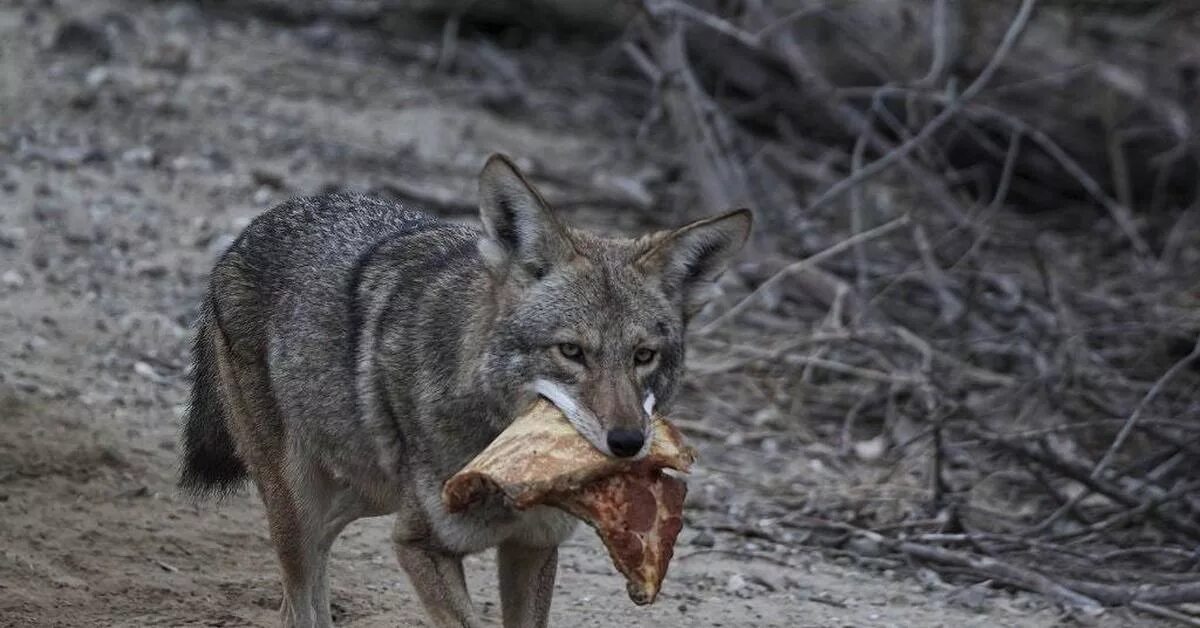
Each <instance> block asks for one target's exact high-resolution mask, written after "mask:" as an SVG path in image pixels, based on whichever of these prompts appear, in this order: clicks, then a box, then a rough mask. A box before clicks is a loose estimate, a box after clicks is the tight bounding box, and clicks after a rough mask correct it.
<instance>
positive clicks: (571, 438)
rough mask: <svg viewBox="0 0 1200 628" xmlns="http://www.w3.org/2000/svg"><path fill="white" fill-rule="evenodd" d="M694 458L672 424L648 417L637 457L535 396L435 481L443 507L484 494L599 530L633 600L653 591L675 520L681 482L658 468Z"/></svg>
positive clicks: (454, 507) (679, 521) (683, 467)
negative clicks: (649, 425)
mask: <svg viewBox="0 0 1200 628" xmlns="http://www.w3.org/2000/svg"><path fill="white" fill-rule="evenodd" d="M694 459H695V454H694V452H693V450H692V449H691V448H690V447H687V446H686V445H684V444H683V437H682V435H680V433H679V430H677V429H676V428H675V427H674V426H673V425H671V424H670V423H668V422H667V421H666V420H664V419H662V418H656V419H655V420H654V424H653V438H652V440H651V446H650V452H649V453H648V454H647V455H646V456H645V457H643V458H642V459H640V460H636V461H630V460H622V459H616V458H611V457H609V456H605V455H604V454H602V453H600V452H599V451H597V450H596V449H595V448H594V447H592V445H591V444H590V443H588V442H587V441H586V440H584V438H583V437H582V436H580V435H579V433H578V432H576V431H575V428H573V427H572V426H571V424H570V423H568V422H567V420H566V418H565V417H563V415H562V413H561V412H560V411H559V410H558V408H556V407H555V406H554V405H553V404H551V403H549V402H547V401H544V400H540V401H538V402H537V403H536V404H534V405H533V407H532V408H530V410H529V411H527V412H525V413H524V414H522V415H521V416H519V417H517V419H516V420H515V421H514V422H513V424H512V425H511V426H510V427H509V428H508V429H506V430H505V431H504V432H502V433H501V434H500V436H498V437H496V440H494V441H493V442H492V444H491V445H489V446H488V447H487V449H485V450H484V451H483V452H482V453H480V454H479V455H478V456H476V457H475V459H474V460H472V461H471V462H470V463H468V464H467V466H466V467H464V468H463V469H462V470H461V471H459V472H458V473H456V474H455V475H454V476H453V477H451V478H450V479H449V480H448V481H447V482H446V484H445V485H444V486H443V487H442V501H443V502H444V503H445V504H446V507H447V509H448V510H450V512H461V511H463V510H466V509H467V508H469V507H470V505H471V504H472V503H474V502H476V501H478V500H480V499H482V498H483V497H485V496H486V495H489V494H499V495H502V496H503V498H504V500H505V501H506V502H507V503H508V504H510V505H511V506H512V507H514V508H516V509H518V510H524V509H527V508H530V507H532V506H535V505H538V504H545V505H549V506H554V507H556V508H561V509H562V510H565V511H566V512H569V513H570V514H572V515H573V516H575V517H577V518H579V519H581V520H582V521H583V522H584V523H587V524H588V525H589V526H591V527H592V528H593V529H594V530H596V532H597V534H598V535H599V536H600V540H601V541H603V543H604V546H605V547H606V548H607V549H608V553H609V557H610V558H611V559H612V561H613V565H614V566H615V567H616V568H617V570H618V571H620V572H621V573H622V574H623V575H624V576H625V578H626V581H627V585H626V590H627V592H628V593H629V597H630V599H631V600H633V602H634V603H635V604H639V605H640V604H649V603H651V602H653V601H654V599H655V597H656V596H657V595H658V591H659V588H660V586H661V584H662V581H663V578H664V577H665V576H666V572H667V565H668V564H669V563H670V561H671V556H672V554H673V552H674V547H675V539H676V537H677V536H678V535H679V531H680V530H681V529H682V527H683V500H684V497H685V496H686V494H687V485H686V484H685V483H684V482H683V481H682V480H681V479H679V478H678V477H675V476H674V475H669V474H668V473H664V469H670V470H674V471H679V472H686V471H687V470H688V469H689V468H690V467H691V464H692V462H693V460H694Z"/></svg>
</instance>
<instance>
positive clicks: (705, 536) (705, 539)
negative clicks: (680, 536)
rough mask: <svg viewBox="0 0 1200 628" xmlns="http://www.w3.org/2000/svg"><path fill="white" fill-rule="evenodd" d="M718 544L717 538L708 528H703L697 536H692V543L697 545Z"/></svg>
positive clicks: (709, 545)
mask: <svg viewBox="0 0 1200 628" xmlns="http://www.w3.org/2000/svg"><path fill="white" fill-rule="evenodd" d="M716 544H717V540H716V539H715V538H713V535H712V534H709V532H708V531H707V530H701V531H700V532H699V533H698V534H696V536H694V537H692V545H695V546H696V547H712V546H714V545H716Z"/></svg>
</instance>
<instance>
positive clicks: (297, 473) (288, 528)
mask: <svg viewBox="0 0 1200 628" xmlns="http://www.w3.org/2000/svg"><path fill="white" fill-rule="evenodd" d="M272 466H274V465H272ZM305 466H307V465H304V464H303V463H301V464H293V465H287V467H286V468H287V469H288V474H287V475H286V476H283V478H282V482H283V483H284V484H285V485H286V487H287V488H286V490H284V491H278V490H272V491H270V492H268V491H267V490H266V489H264V490H263V502H264V504H266V507H267V518H268V520H269V521H270V524H271V541H272V543H273V544H274V545H275V551H276V552H277V553H278V555H279V564H280V567H281V568H282V571H283V587H284V598H283V605H282V607H281V608H280V611H279V612H280V616H281V618H282V621H283V625H285V626H289V627H291V626H296V627H303V628H307V627H309V626H312V627H314V628H326V627H329V626H332V625H333V618H332V617H331V615H330V610H329V580H328V577H327V576H326V565H327V564H328V562H329V549H330V548H331V547H332V546H333V542H334V540H335V539H336V538H337V536H338V534H339V533H340V532H341V531H342V529H344V528H345V527H346V525H347V524H348V523H350V522H351V521H354V520H355V519H357V518H358V516H359V514H360V513H361V512H362V511H361V509H360V507H359V502H358V501H357V500H356V499H355V495H354V494H353V493H352V492H350V491H348V490H346V489H343V488H340V487H337V486H336V485H335V483H334V482H333V481H332V479H331V478H329V477H328V475H327V474H326V473H324V472H323V471H321V470H319V469H313V468H311V467H310V468H308V469H304V468H303V467H305ZM279 471H283V467H282V465H281V466H280V468H279ZM268 474H270V472H268V473H266V474H263V475H268Z"/></svg>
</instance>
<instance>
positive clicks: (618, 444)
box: [608, 428, 646, 458]
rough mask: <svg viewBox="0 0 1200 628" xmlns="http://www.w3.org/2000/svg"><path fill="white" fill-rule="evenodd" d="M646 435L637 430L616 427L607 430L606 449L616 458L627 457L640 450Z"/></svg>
mask: <svg viewBox="0 0 1200 628" xmlns="http://www.w3.org/2000/svg"><path fill="white" fill-rule="evenodd" d="M645 442H646V436H645V435H643V434H642V433H641V432H640V431H638V430H626V429H621V428H617V429H615V430H609V432H608V449H609V451H611V452H613V455H614V456H616V457H618V458H628V457H630V456H632V455H634V454H636V453H637V452H639V451H641V450H642V444H643V443H645Z"/></svg>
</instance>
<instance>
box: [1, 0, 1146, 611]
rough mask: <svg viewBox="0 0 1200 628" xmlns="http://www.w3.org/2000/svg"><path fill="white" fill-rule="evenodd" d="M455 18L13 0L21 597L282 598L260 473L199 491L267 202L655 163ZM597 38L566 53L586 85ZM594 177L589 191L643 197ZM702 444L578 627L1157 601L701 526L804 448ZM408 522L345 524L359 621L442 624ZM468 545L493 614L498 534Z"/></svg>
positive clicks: (587, 550)
mask: <svg viewBox="0 0 1200 628" xmlns="http://www.w3.org/2000/svg"><path fill="white" fill-rule="evenodd" d="M436 35H437V34H436V32H435V33H432V34H431V35H429V36H428V37H427V38H425V39H420V38H416V39H413V40H411V41H406V42H403V43H404V45H403V46H397V45H394V44H388V45H384V44H383V43H381V42H380V41H379V40H378V39H377V37H376V36H375V35H373V34H371V33H366V32H362V31H361V30H355V29H354V28H352V27H350V26H346V25H344V24H337V23H324V22H318V23H315V24H301V25H286V24H280V23H275V22H270V21H260V20H257V19H250V18H247V17H246V16H245V15H238V14H236V13H228V12H227V13H219V14H213V13H207V12H204V11H201V10H199V9H197V8H196V5H194V4H188V3H183V4H171V3H166V2H147V3H136V2H121V1H118V0H91V1H88V2H82V1H79V2H74V3H71V2H64V1H61V0H60V1H59V2H49V1H40V0H39V1H27V2H15V3H14V2H5V3H3V4H0V121H2V124H0V625H3V626H33V625H38V626H42V625H45V626H166V625H170V626H182V625H211V626H259V625H267V626H269V625H274V624H275V622H276V609H277V608H278V604H279V596H280V588H279V585H278V581H277V574H276V567H275V563H274V558H273V555H272V553H271V549H270V546H269V544H268V540H267V534H266V529H265V524H264V519H263V513H262V509H261V506H260V505H259V503H258V500H257V497H256V496H254V494H253V493H252V492H250V491H243V492H242V493H241V494H239V495H235V496H233V497H230V498H228V499H226V500H224V501H223V502H220V503H212V502H201V503H193V502H190V501H189V500H186V499H183V498H181V497H180V496H179V495H177V493H176V491H175V489H174V469H175V464H176V445H175V435H176V430H177V423H178V418H179V416H180V413H181V410H182V406H181V404H182V403H183V401H184V398H185V392H186V369H187V362H186V360H187V358H186V344H187V341H188V334H189V331H188V324H189V321H190V320H191V316H192V313H193V312H194V308H195V305H196V303H197V300H198V297H199V295H200V293H201V291H202V288H203V280H204V277H205V274H206V273H207V270H208V268H209V266H210V264H211V263H212V261H213V259H214V257H215V255H217V254H218V253H219V252H220V251H221V250H222V248H223V247H224V246H225V245H227V244H228V243H229V242H230V241H231V240H232V238H233V236H234V235H235V234H236V233H237V231H238V229H239V228H241V227H242V226H244V225H245V224H246V223H247V221H248V220H249V219H250V218H251V217H252V216H254V215H255V214H256V213H258V212H260V211H262V210H263V209H264V208H266V207H268V206H270V205H271V204H272V203H274V202H277V201H279V200H281V199H283V198H285V197H287V196H290V195H295V194H301V193H310V192H315V191H319V190H322V189H329V188H331V187H336V188H350V189H366V190H385V191H388V190H390V191H391V192H392V193H400V194H403V193H404V191H405V190H409V191H411V190H420V191H421V192H420V193H421V194H424V195H426V196H429V197H430V198H431V199H432V200H433V201H434V202H435V204H437V205H439V206H440V209H441V210H443V211H444V212H448V213H451V214H454V216H455V217H456V218H462V219H469V216H470V206H469V202H470V199H471V196H472V193H471V189H472V186H473V177H474V175H475V172H476V171H477V169H478V167H479V166H480V164H481V163H482V160H483V157H484V156H485V155H486V154H487V153H488V152H491V151H492V150H503V151H505V152H508V153H510V154H512V155H515V156H518V157H521V158H525V159H526V160H528V162H527V163H528V165H530V166H531V167H532V169H533V170H534V172H535V173H540V175H539V176H537V177H535V178H537V179H539V180H541V181H543V182H546V184H547V185H548V186H550V188H551V190H552V191H555V193H556V194H557V195H558V196H559V197H560V198H565V197H568V196H570V195H571V194H572V193H574V194H576V196H578V197H583V198H586V197H587V196H588V194H590V193H591V192H592V191H594V189H597V188H596V186H598V185H599V184H598V183H597V181H599V180H600V179H597V178H595V177H593V179H592V180H590V181H589V182H587V183H586V185H584V191H583V192H578V191H576V192H571V190H570V180H569V179H570V177H572V176H576V175H577V174H578V173H593V172H604V173H606V174H607V175H611V176H612V177H623V179H620V180H624V181H633V182H635V183H636V182H638V181H645V180H647V177H650V178H651V179H652V178H653V177H654V176H657V175H655V174H654V173H653V172H652V171H650V174H647V172H648V171H647V169H645V168H642V167H639V163H638V160H637V159H636V156H635V151H634V149H633V148H632V146H631V144H632V140H631V139H620V138H622V137H625V136H622V135H620V134H618V133H615V132H613V129H612V128H611V125H610V123H609V122H608V121H607V119H606V117H605V108H606V107H608V106H609V103H605V102H600V101H595V100H593V99H590V97H589V95H588V94H587V93H586V91H582V90H581V91H580V92H579V93H577V94H574V95H572V96H571V97H570V98H568V99H567V102H568V103H569V106H559V105H560V104H561V103H562V101H563V99H562V98H561V97H559V98H558V99H557V100H555V99H554V98H551V97H550V96H549V95H547V94H543V93H541V92H538V91H536V90H531V91H530V92H529V93H522V94H516V95H515V96H514V94H512V93H511V92H504V93H499V94H482V95H481V94H478V93H473V92H472V91H471V89H470V87H469V85H468V84H467V83H463V82H458V79H455V78H454V77H452V76H449V75H446V74H445V73H438V72H435V71H434V70H433V65H434V64H435V63H436V61H437V58H438V47H437V46H438V41H439V40H438V38H437V36H436ZM592 61H593V59H592V58H590V57H589V56H588V55H587V54H585V53H575V52H571V53H569V54H564V55H563V56H562V58H561V59H559V63H561V64H562V66H563V67H566V68H567V69H568V70H569V71H571V72H573V71H578V72H579V76H578V77H577V78H576V81H577V83H578V84H581V85H585V84H586V81H587V80H588V77H587V70H586V68H587V67H589V66H588V64H589V63H591V62H592ZM571 64H575V65H574V66H572V65H571ZM497 71H501V69H498V70H497ZM514 71H519V69H518V70H514ZM568 73H569V72H568ZM513 99H515V100H517V101H518V104H517V105H516V106H510V105H511V103H510V102H509V101H510V100H513ZM556 103H558V104H556ZM556 182H557V183H556ZM592 184H596V186H593V187H592V188H588V187H587V186H588V185H592ZM635 187H636V186H635ZM397 190H399V191H400V192H397ZM464 199H466V200H465V201H464ZM586 205H587V204H586V203H580V204H579V206H578V209H573V210H572V211H571V212H570V214H571V217H572V219H574V220H578V221H582V222H584V223H585V224H591V225H593V226H597V227H601V228H610V227H624V226H630V225H631V224H636V222H637V220H636V219H634V218H630V214H628V213H624V214H622V213H617V212H613V211H612V210H611V209H609V210H605V211H596V210H593V211H589V210H588V209H587V207H586ZM688 394H690V395H700V394H702V392H701V391H696V390H690V391H689V393H688ZM700 419H703V417H698V420H700ZM695 442H696V444H697V445H698V446H699V448H700V452H701V462H700V465H699V469H698V470H697V473H696V476H695V477H694V478H693V480H692V493H693V494H694V495H696V496H697V497H696V499H694V500H693V501H692V503H691V505H690V506H689V508H690V510H689V514H688V517H689V519H688V526H687V527H685V530H684V532H683V534H682V536H681V541H680V545H679V547H678V548H677V558H676V559H675V561H674V563H673V565H672V567H671V571H670V573H669V576H668V579H667V582H666V584H665V590H664V592H663V595H662V596H661V598H660V601H659V602H658V603H657V604H655V605H653V606H651V607H649V608H637V607H634V606H633V605H632V604H631V603H630V602H629V601H628V600H627V598H626V596H625V593H624V587H623V583H622V581H621V579H620V577H619V576H618V575H617V574H616V573H615V572H614V570H613V568H612V567H611V565H610V563H609V562H608V560H607V557H606V556H605V554H604V552H603V548H602V547H601V546H600V544H599V543H598V541H597V540H596V539H595V538H594V536H593V535H592V534H591V533H590V532H589V531H587V530H582V531H581V532H580V533H578V534H577V535H576V537H575V538H574V539H573V540H572V541H571V542H569V544H568V545H567V546H566V548H565V551H564V552H563V556H562V559H561V567H560V570H559V573H560V576H559V581H558V586H557V590H556V592H555V601H554V607H553V611H552V624H553V625H558V626H607V625H626V626H660V625H663V626H684V625H686V626H911V627H915V626H921V627H933V626H956V627H957V626H1056V625H1075V624H1077V623H1079V622H1086V623H1089V624H1093V625H1100V626H1118V625H1130V623H1131V622H1134V621H1137V623H1139V625H1146V622H1145V621H1142V620H1135V619H1133V618H1131V616H1127V615H1124V614H1122V613H1120V612H1110V613H1106V614H1104V615H1102V616H1100V617H1098V618H1078V617H1071V616H1067V615H1065V614H1063V613H1062V612H1061V611H1059V610H1058V609H1056V608H1054V607H1053V606H1052V605H1050V604H1048V603H1047V602H1046V601H1044V600H1042V599H1040V598H1038V597H1036V596H1030V595H1025V594H1013V593H1010V592H1005V591H1001V590H996V589H993V588H989V587H986V586H982V587H980V586H975V587H965V588H964V587H961V586H952V585H949V584H946V583H944V582H942V581H941V580H940V579H938V578H937V577H936V576H934V575H932V572H928V571H926V570H922V569H921V568H920V567H919V566H918V565H898V566H894V565H893V566H885V567H886V568H884V567H880V566H878V565H875V564H873V563H871V562H870V561H863V560H856V559H853V558H850V557H847V556H839V555H836V554H830V553H827V552H826V553H822V552H820V551H818V550H810V549H804V548H799V547H795V546H792V547H788V546H787V545H786V544H773V543H771V542H768V541H764V540H761V539H750V540H747V539H746V538H743V537H741V536H738V535H735V534H731V533H728V532H722V531H719V530H710V529H706V526H705V525H704V521H705V520H706V519H705V513H706V512H708V511H710V510H712V509H715V508H718V507H719V506H720V505H721V504H720V503H718V502H720V501H721V500H720V499H717V498H714V497H713V496H714V495H733V496H735V498H736V496H739V495H743V494H746V495H750V494H751V492H749V489H747V490H746V491H743V490H742V489H743V488H745V487H746V486H748V484H745V485H744V483H745V482H746V480H745V478H746V477H747V476H767V475H769V474H770V473H771V471H772V469H773V468H776V467H774V466H773V465H776V464H783V463H784V461H786V462H787V463H788V464H797V465H803V464H806V463H807V461H805V460H803V459H797V457H798V456H800V455H801V454H795V455H792V454H790V453H789V452H788V451H786V449H785V450H783V451H780V452H774V453H773V454H772V455H770V456H765V455H764V454H763V453H762V452H761V451H760V450H759V449H757V448H755V447H752V446H750V445H733V444H730V443H723V442H720V441H713V440H706V439H703V438H700V437H699V436H697V437H696V438H695ZM708 460H711V461H719V464H714V465H712V466H709V465H706V464H705V461H708ZM728 469H741V470H742V473H741V474H730V473H727V472H726V471H724V470H728ZM746 512H753V508H749V509H747V510H746ZM388 530H389V522H388V521H387V520H386V519H384V518H379V519H371V520H363V521H360V522H357V523H355V524H353V525H351V526H350V528H349V529H348V530H347V532H346V533H345V534H344V535H343V536H342V537H341V539H340V540H339V541H338V544H337V545H336V546H335V550H334V559H333V563H332V567H331V569H332V585H333V598H334V603H335V607H336V609H335V615H336V618H337V622H338V623H339V624H340V625H347V626H358V627H367V626H394V625H405V626H409V625H411V626H421V625H428V624H427V623H426V622H425V620H424V619H423V617H422V614H421V610H420V608H419V605H418V604H417V602H416V600H415V598H414V596H413V593H412V590H411V588H410V587H409V585H408V583H407V581H406V580H405V578H404V576H403V574H402V573H401V571H400V570H399V568H398V566H397V565H396V563H395V561H394V557H393V556H392V554H391V550H390V547H389V544H388V541H387V535H388ZM467 565H468V574H469V580H470V584H471V587H472V591H473V594H474V595H475V598H476V603H477V605H478V606H479V607H480V609H481V611H482V614H483V615H484V617H485V618H486V619H487V620H488V621H490V622H492V623H493V624H496V625H498V622H499V609H498V601H497V599H498V598H497V593H496V591H495V586H494V575H493V570H494V565H493V558H492V556H491V555H489V554H485V555H482V556H477V557H472V558H470V559H469V560H468V563H467Z"/></svg>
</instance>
